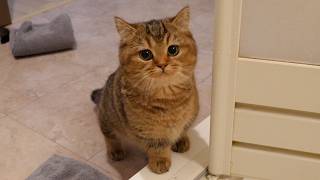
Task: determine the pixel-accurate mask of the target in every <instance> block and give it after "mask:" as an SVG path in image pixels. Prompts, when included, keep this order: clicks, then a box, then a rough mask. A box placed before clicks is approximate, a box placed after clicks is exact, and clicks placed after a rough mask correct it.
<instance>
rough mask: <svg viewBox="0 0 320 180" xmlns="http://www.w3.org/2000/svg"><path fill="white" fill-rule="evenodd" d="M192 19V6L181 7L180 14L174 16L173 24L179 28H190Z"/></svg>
mask: <svg viewBox="0 0 320 180" xmlns="http://www.w3.org/2000/svg"><path fill="white" fill-rule="evenodd" d="M189 21H190V8H189V6H186V7H184V8H183V9H181V10H180V11H179V12H178V14H177V15H176V16H175V17H173V20H172V24H174V25H175V26H176V27H178V28H182V29H188V28H189Z"/></svg>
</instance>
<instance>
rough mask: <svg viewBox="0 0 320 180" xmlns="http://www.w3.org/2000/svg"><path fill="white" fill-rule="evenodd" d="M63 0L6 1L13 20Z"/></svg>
mask: <svg viewBox="0 0 320 180" xmlns="http://www.w3.org/2000/svg"><path fill="white" fill-rule="evenodd" d="M63 1H64V0H41V1H39V0H10V1H8V5H9V9H10V14H11V18H12V20H13V21H15V20H17V19H19V18H21V17H23V16H26V15H29V14H32V13H34V12H35V11H39V10H41V9H43V8H46V7H50V6H54V5H55V4H58V3H61V2H63Z"/></svg>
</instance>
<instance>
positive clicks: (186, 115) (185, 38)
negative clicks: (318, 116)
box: [91, 7, 199, 173]
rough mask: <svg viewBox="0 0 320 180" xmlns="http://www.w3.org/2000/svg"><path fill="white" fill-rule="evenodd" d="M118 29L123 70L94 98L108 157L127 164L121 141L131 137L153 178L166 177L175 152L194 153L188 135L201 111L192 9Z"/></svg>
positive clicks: (118, 23)
mask: <svg viewBox="0 0 320 180" xmlns="http://www.w3.org/2000/svg"><path fill="white" fill-rule="evenodd" d="M115 23H116V27H117V30H118V32H119V34H120V38H121V41H120V48H119V59H120V66H119V68H118V69H117V70H116V71H115V72H114V73H113V74H111V75H110V77H109V79H108V81H107V82H106V84H105V86H104V88H102V89H97V90H95V91H93V93H92V95H91V97H92V100H93V101H94V102H95V103H96V104H97V109H98V117H99V121H100V126H101V130H102V132H103V134H104V135H105V140H106V144H107V152H108V156H109V157H110V158H111V159H113V160H116V161H118V160H122V159H123V158H124V156H125V152H124V150H123V149H122V146H121V142H120V140H119V138H118V137H119V136H125V137H127V138H129V139H131V140H132V141H134V142H136V143H137V144H138V145H139V146H140V147H142V148H143V149H144V150H145V152H146V153H147V155H148V160H149V168H150V169H151V170H152V171H153V172H155V173H164V172H166V171H168V170H169V168H170V165H171V160H170V154H171V150H173V151H175V152H180V153H182V152H185V151H187V150H188V149H189V147H190V142H189V138H188V136H187V134H186V131H187V130H188V128H189V127H190V125H191V123H192V122H193V121H194V120H195V117H196V115H197V114H198V109H199V107H198V106H199V104H198V93H197V89H196V83H195V78H194V68H195V64H196V61H197V60H196V57H197V48H196V45H195V41H194V39H193V37H192V34H191V32H190V31H189V27H188V26H189V7H185V8H183V9H182V10H181V11H180V12H179V13H178V14H177V15H176V16H175V17H172V18H165V19H161V20H151V21H148V22H143V23H136V24H129V23H127V22H126V21H124V20H123V19H120V18H118V17H116V18H115Z"/></svg>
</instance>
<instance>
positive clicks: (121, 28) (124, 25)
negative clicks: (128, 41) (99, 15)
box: [114, 17, 137, 39]
mask: <svg viewBox="0 0 320 180" xmlns="http://www.w3.org/2000/svg"><path fill="white" fill-rule="evenodd" d="M114 22H115V24H116V28H117V30H118V33H119V34H120V37H121V39H123V38H129V37H131V36H133V35H134V34H135V33H136V31H137V30H136V29H135V28H134V27H133V26H132V25H131V24H129V23H128V22H126V21H125V20H123V19H121V18H119V17H114Z"/></svg>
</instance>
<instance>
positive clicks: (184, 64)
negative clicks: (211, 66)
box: [115, 7, 197, 81]
mask: <svg viewBox="0 0 320 180" xmlns="http://www.w3.org/2000/svg"><path fill="white" fill-rule="evenodd" d="M189 20H190V15H189V7H185V8H183V9H182V10H181V11H180V12H178V14H177V15H176V16H174V17H170V18H164V19H159V20H151V21H148V22H142V23H132V24H130V23H128V22H126V21H125V20H123V19H121V18H119V17H115V23H116V28H117V30H118V32H119V35H120V39H121V40H120V48H119V59H120V64H121V68H122V69H123V70H124V71H125V73H126V74H127V75H129V76H131V77H135V78H137V79H148V80H152V79H153V80H154V79H156V80H163V81H170V80H172V79H179V78H180V79H185V78H190V77H192V76H193V71H194V67H195V64H196V56H197V49H196V44H195V41H194V39H193V37H192V34H191V32H190V30H189Z"/></svg>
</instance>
